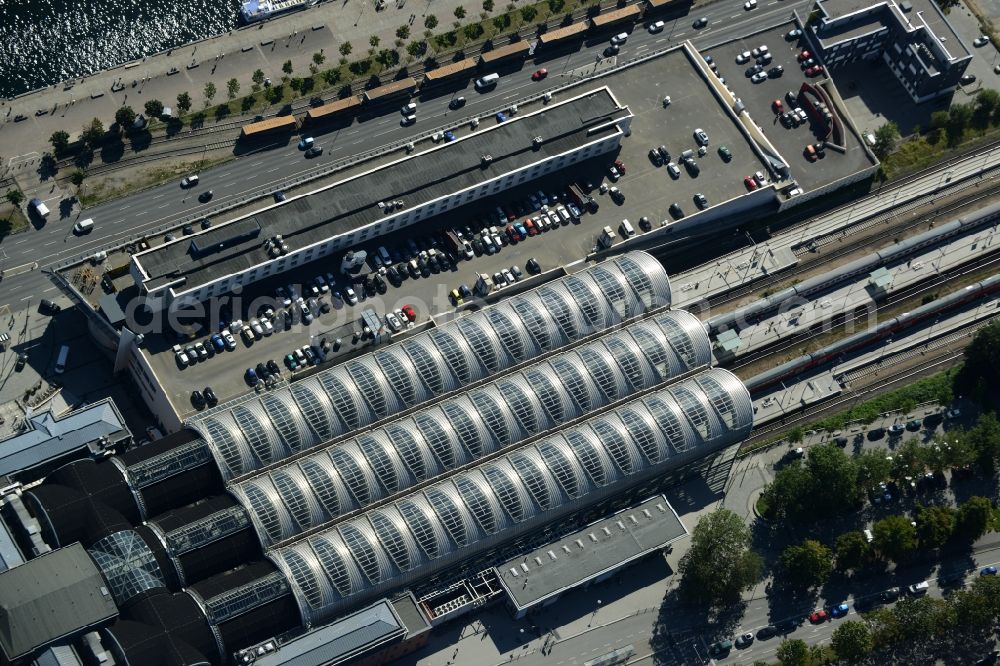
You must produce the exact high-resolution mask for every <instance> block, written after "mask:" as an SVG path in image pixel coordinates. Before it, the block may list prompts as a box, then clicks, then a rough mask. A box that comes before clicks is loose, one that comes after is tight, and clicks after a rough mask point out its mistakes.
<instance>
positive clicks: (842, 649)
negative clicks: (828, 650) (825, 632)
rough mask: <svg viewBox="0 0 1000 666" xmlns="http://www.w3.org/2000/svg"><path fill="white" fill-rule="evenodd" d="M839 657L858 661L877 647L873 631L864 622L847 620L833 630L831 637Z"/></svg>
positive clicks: (848, 660)
mask: <svg viewBox="0 0 1000 666" xmlns="http://www.w3.org/2000/svg"><path fill="white" fill-rule="evenodd" d="M830 642H831V644H832V645H833V650H834V652H836V653H837V657H839V658H840V659H843V660H844V661H847V662H851V663H854V662H858V661H861V660H862V659H864V658H865V657H867V656H868V654H869V653H870V652H871V651H872V648H874V647H875V644H874V642H873V641H872V631H871V629H869V628H868V625H866V624H865V623H864V622H858V621H857V620H846V621H844V622H842V623H840V625H839V626H838V627H837V628H836V629H834V630H833V635H832V636H831V637H830Z"/></svg>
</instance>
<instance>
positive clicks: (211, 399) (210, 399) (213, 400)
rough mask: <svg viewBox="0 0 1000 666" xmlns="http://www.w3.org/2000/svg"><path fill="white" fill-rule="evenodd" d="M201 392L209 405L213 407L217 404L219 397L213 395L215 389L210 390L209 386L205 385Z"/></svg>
mask: <svg viewBox="0 0 1000 666" xmlns="http://www.w3.org/2000/svg"><path fill="white" fill-rule="evenodd" d="M202 394H203V395H204V396H205V402H206V403H208V406H209V407H215V406H216V405H217V404H219V397H218V396H217V395H215V391H213V390H212V387H211V386H206V387H205V390H204V391H202Z"/></svg>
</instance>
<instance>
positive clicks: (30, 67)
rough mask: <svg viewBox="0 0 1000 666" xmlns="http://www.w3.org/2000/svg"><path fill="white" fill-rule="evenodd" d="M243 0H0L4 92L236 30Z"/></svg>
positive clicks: (0, 84)
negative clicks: (164, 0)
mask: <svg viewBox="0 0 1000 666" xmlns="http://www.w3.org/2000/svg"><path fill="white" fill-rule="evenodd" d="M239 7H240V1H239V0H177V2H176V3H174V2H149V1H148V0H103V1H101V0H0V35H2V38H0V97H13V96H14V95H19V94H21V93H24V92H28V91H29V90H34V89H36V88H41V87H45V86H49V85H53V84H56V83H59V82H60V81H64V80H67V79H75V78H79V77H81V76H85V75H87V74H91V73H94V72H98V71H101V70H102V69H107V68H109V67H114V66H116V65H120V64H122V63H125V62H129V61H132V60H135V59H137V58H142V57H143V56H146V55H150V54H152V53H157V52H159V51H162V50H165V49H170V48H174V47H176V46H179V45H181V44H185V43H187V42H191V41H194V40H198V39H204V38H205V37H211V36H213V35H217V34H220V33H224V32H227V31H229V30H232V29H233V28H235V27H236V26H237V17H238V16H239Z"/></svg>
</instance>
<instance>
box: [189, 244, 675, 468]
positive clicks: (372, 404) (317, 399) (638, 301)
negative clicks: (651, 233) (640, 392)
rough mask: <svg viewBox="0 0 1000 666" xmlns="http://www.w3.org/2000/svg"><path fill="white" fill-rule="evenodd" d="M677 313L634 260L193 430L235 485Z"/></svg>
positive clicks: (653, 274)
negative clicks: (617, 328) (657, 315)
mask: <svg viewBox="0 0 1000 666" xmlns="http://www.w3.org/2000/svg"><path fill="white" fill-rule="evenodd" d="M669 304H670V284H669V282H668V280H667V274H666V271H664V269H663V266H661V265H660V263H659V262H658V261H656V260H655V259H654V258H653V257H651V256H650V255H648V254H645V253H643V252H633V253H629V254H625V255H622V256H620V257H616V258H614V259H610V260H608V261H605V262H602V263H600V264H596V265H594V266H591V267H589V268H586V269H584V270H581V271H579V272H577V273H574V274H573V275H571V276H567V277H564V278H561V279H559V280H556V281H554V282H552V283H551V284H548V285H545V286H543V287H539V288H538V289H535V290H532V291H527V292H524V293H522V294H518V295H515V296H512V297H510V298H508V299H504V300H503V301H502V302H500V303H498V304H496V305H494V306H491V307H488V308H484V309H483V310H480V311H478V312H474V313H470V314H468V315H466V316H465V317H462V318H461V319H458V320H456V321H454V322H450V323H448V324H445V325H443V326H440V327H435V328H432V329H430V330H428V331H426V332H424V333H420V334H418V335H416V336H414V337H413V338H411V339H409V340H407V341H406V342H404V343H402V344H400V345H398V346H396V345H393V346H391V347H388V348H385V349H380V350H377V351H374V352H371V353H369V354H366V355H364V356H360V357H358V358H356V359H354V360H352V361H349V362H347V363H345V364H342V365H338V366H335V367H333V368H330V369H328V370H325V371H323V372H320V373H318V374H316V375H313V376H311V377H308V378H306V379H303V380H300V381H296V382H293V383H292V384H291V386H289V387H285V388H280V389H277V390H276V391H272V392H269V393H266V394H263V395H261V396H257V395H248V396H243V397H241V398H239V399H238V400H236V401H234V403H233V405H232V406H231V407H230V408H229V409H228V410H213V412H212V413H211V414H206V415H204V416H196V417H194V418H193V419H192V420H191V421H190V422H188V424H187V425H188V426H189V427H191V428H193V429H194V430H196V431H197V432H198V434H199V435H200V436H201V437H202V438H203V439H204V440H205V442H206V443H207V444H208V446H209V448H210V450H211V451H212V453H213V455H214V456H215V460H216V463H217V464H218V465H219V468H220V469H221V471H222V475H223V478H224V479H226V480H230V479H234V478H236V477H240V476H243V475H245V474H248V473H251V472H253V471H255V470H257V469H260V468H261V467H264V466H266V465H268V464H271V463H273V462H275V461H280V460H282V459H284V458H287V457H289V456H290V455H292V454H293V453H296V452H298V451H302V450H306V449H310V448H312V447H315V446H318V445H320V444H323V443H324V442H327V441H329V440H331V439H334V438H336V437H339V436H341V435H344V434H347V433H348V432H350V431H352V430H356V429H359V428H365V427H367V426H370V425H372V424H374V423H375V422H377V421H380V420H382V419H385V418H389V417H391V416H393V415H394V414H398V413H399V412H400V411H402V410H404V409H407V408H410V407H414V406H416V405H419V404H421V403H422V402H425V401H427V400H429V399H432V398H434V397H435V396H438V395H441V394H442V393H447V392H450V391H454V390H457V389H460V388H462V387H463V386H466V385H468V384H469V383H471V382H474V381H477V380H480V379H482V378H484V377H486V376H489V375H491V374H494V373H498V372H503V371H504V370H506V369H508V368H510V367H512V366H513V365H516V364H517V363H520V362H523V361H525V360H529V359H531V358H534V357H536V356H538V355H540V354H542V353H545V352H546V351H553V350H557V349H560V348H562V347H565V346H566V345H568V344H569V343H571V342H572V341H573V340H575V339H578V338H579V337H580V336H581V335H585V334H587V333H590V332H594V331H599V330H602V329H603V328H605V327H607V326H611V325H615V324H618V323H620V322H623V321H628V320H630V319H633V318H635V317H636V316H639V315H641V314H643V313H645V312H647V311H648V310H649V309H651V308H658V307H660V306H664V305H669Z"/></svg>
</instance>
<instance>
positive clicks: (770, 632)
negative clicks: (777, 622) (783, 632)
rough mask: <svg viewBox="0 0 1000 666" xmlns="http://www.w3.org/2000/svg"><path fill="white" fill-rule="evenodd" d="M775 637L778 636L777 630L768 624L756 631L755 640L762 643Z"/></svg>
mask: <svg viewBox="0 0 1000 666" xmlns="http://www.w3.org/2000/svg"><path fill="white" fill-rule="evenodd" d="M777 635H778V628H777V627H776V626H774V625H773V624H769V625H767V626H766V627H761V628H760V629H759V630H758V631H757V639H758V640H762V641H763V640H767V639H768V638H771V637H773V636H777Z"/></svg>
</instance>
